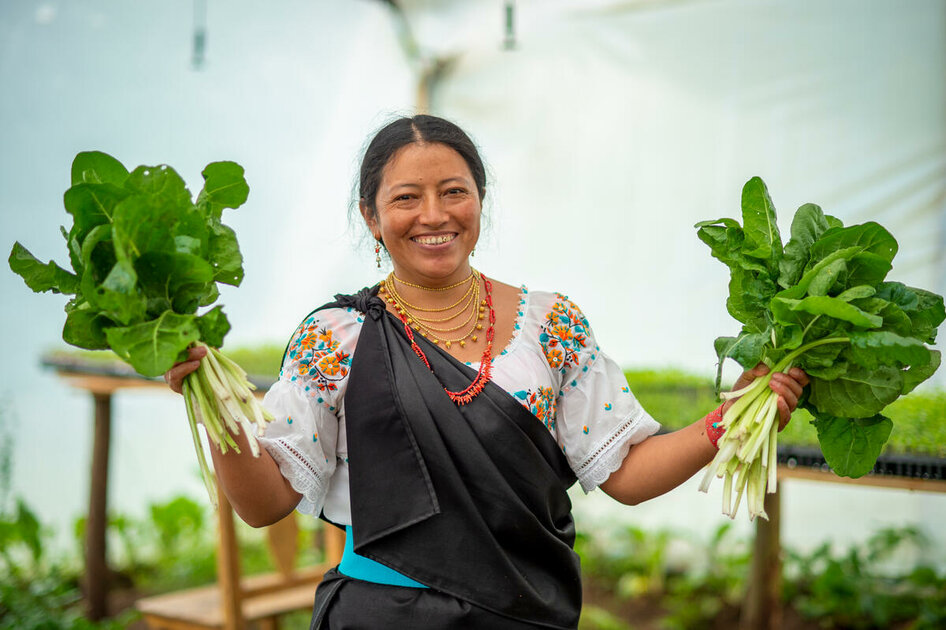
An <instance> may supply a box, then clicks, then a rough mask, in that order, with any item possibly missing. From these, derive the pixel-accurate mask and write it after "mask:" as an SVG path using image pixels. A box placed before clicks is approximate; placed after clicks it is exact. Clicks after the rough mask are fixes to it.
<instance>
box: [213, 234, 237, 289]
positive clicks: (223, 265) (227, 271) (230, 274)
mask: <svg viewBox="0 0 946 630" xmlns="http://www.w3.org/2000/svg"><path fill="white" fill-rule="evenodd" d="M208 259H209V260H210V264H211V265H212V266H213V269H214V280H216V281H217V282H223V283H224V284H230V285H233V286H235V287H238V286H240V283H241V282H243V255H242V254H241V253H240V245H239V244H238V243H237V237H236V233H235V232H234V231H233V230H231V229H230V228H229V227H227V226H225V225H223V224H221V223H215V224H214V225H213V226H212V227H211V230H210V254H209V255H208Z"/></svg>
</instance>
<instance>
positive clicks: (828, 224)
mask: <svg viewBox="0 0 946 630" xmlns="http://www.w3.org/2000/svg"><path fill="white" fill-rule="evenodd" d="M742 217H743V224H742V225H740V224H739V223H738V222H737V221H735V220H734V219H717V220H715V221H703V222H701V223H697V225H696V227H697V228H698V235H699V238H700V239H701V240H702V241H703V242H705V243H706V244H707V245H709V246H710V249H711V250H712V254H713V256H715V257H716V258H718V259H719V260H721V261H722V262H723V263H725V264H726V265H727V266H728V267H729V268H730V272H731V279H730V282H729V299H728V300H727V301H726V307H727V310H728V311H729V313H730V315H732V316H733V317H734V318H735V319H737V320H738V321H739V322H741V323H742V330H741V331H740V334H739V335H738V336H736V337H720V338H718V339H717V340H716V342H715V347H716V352H717V355H718V356H719V371H718V372H717V391H718V388H719V380H720V374H721V370H722V365H723V362H724V361H725V359H726V358H727V357H729V358H732V359H734V360H736V361H737V362H738V363H739V364H741V365H742V366H743V367H744V368H746V369H750V368H752V367H754V366H755V365H757V364H758V363H760V362H764V363H765V364H767V365H768V366H769V368H771V372H770V374H769V375H767V376H766V377H763V378H758V379H756V380H755V381H753V382H752V384H750V385H749V386H748V387H745V388H743V389H742V390H740V391H735V392H730V393H729V394H726V395H724V398H737V397H738V400H736V402H735V403H734V404H733V405H732V406H731V407H730V408H729V409H728V410H727V412H726V414H725V415H724V417H723V419H722V424H723V426H724V427H725V428H726V432H725V433H724V434H723V436H722V437H721V438H720V440H719V453H718V454H717V455H716V457H715V458H714V459H713V461H712V462H711V464H710V465H709V466H708V467H707V471H706V475H705V477H704V479H703V482H702V484H701V485H700V489H701V490H703V491H704V492H705V491H706V490H707V489H708V487H709V484H710V482H711V481H712V479H713V477H714V476H718V477H721V478H723V479H724V486H723V513H724V514H727V515H729V516H730V517H734V516H735V514H736V511H737V510H738V507H739V503H740V500H741V498H742V495H743V492H744V491H747V492H746V494H747V503H748V508H749V516H750V518H754V517H756V516H762V517H764V518H767V516H766V514H765V511H764V510H763V507H762V504H763V498H764V494H765V492H766V489H767V490H768V491H769V492H775V486H776V481H777V480H776V460H775V458H776V450H777V449H776V442H777V435H778V421H777V416H778V410H777V408H776V404H775V403H776V399H777V396H776V395H775V394H774V392H772V391H771V390H770V389H769V387H768V383H769V380H770V378H771V374H772V373H774V372H777V371H783V372H787V371H788V370H789V369H790V368H791V367H793V366H797V367H800V368H802V369H804V370H805V371H806V372H807V373H808V375H809V377H811V383H810V384H809V385H808V386H807V387H806V388H805V395H804V396H803V398H802V401H801V403H800V405H801V406H802V407H803V408H804V409H806V410H808V411H809V412H810V413H811V414H812V415H813V416H814V418H815V426H816V428H817V431H818V441H819V443H820V445H821V450H822V453H823V454H824V457H825V459H826V460H827V462H828V464H829V465H830V466H831V468H832V469H833V470H834V471H835V473H837V474H838V475H841V476H847V477H860V476H862V475H865V474H867V473H868V472H869V471H870V470H871V469H872V468H873V467H874V464H875V462H876V460H877V457H878V456H879V455H880V452H881V449H882V448H883V445H884V443H885V442H886V441H887V438H888V436H889V435H890V430H891V426H892V423H891V421H890V419H889V418H888V417H886V416H884V415H883V414H882V413H881V412H882V411H883V410H884V408H885V407H887V405H889V404H890V403H892V402H894V401H895V400H897V399H898V398H899V397H900V396H902V395H904V394H907V393H909V392H910V391H912V390H913V389H914V388H915V387H916V386H917V385H919V384H920V383H921V382H923V381H924V380H926V379H927V378H929V377H930V376H932V374H933V373H934V372H935V371H936V369H937V368H938V367H939V364H940V353H939V352H938V351H936V350H932V349H930V348H929V347H928V344H932V343H934V341H935V340H936V331H937V327H938V326H939V324H940V323H942V321H943V320H944V318H946V308H944V305H943V298H942V296H939V295H936V294H935V293H931V292H929V291H925V290H923V289H917V288H913V287H907V286H905V285H903V284H901V283H899V282H890V281H887V280H886V276H887V273H888V272H889V271H890V269H891V268H892V263H893V258H894V256H895V255H896V253H897V250H898V245H897V241H896V240H895V239H894V237H893V236H892V235H891V234H890V233H889V232H888V231H887V230H885V229H884V228H883V227H882V226H880V225H879V224H877V223H874V222H867V223H864V224H861V225H851V226H847V227H845V226H843V225H842V224H841V221H839V220H838V219H836V218H834V217H832V216H828V215H825V214H824V213H823V212H822V211H821V208H819V207H818V206H816V205H814V204H806V205H803V206H802V207H800V208H799V209H798V211H797V212H796V213H795V216H794V218H793V220H792V225H791V235H792V236H791V239H790V240H789V241H788V243H787V244H785V245H784V246H783V245H782V241H781V237H780V235H779V230H778V226H777V223H776V218H777V217H776V214H775V208H774V206H773V204H772V200H771V198H770V197H769V193H768V190H767V189H766V186H765V183H764V182H763V181H762V180H761V179H759V178H758V177H755V178H753V179H751V180H749V182H747V183H746V185H745V187H744V188H743V191H742ZM734 491H735V499H733V492H734Z"/></svg>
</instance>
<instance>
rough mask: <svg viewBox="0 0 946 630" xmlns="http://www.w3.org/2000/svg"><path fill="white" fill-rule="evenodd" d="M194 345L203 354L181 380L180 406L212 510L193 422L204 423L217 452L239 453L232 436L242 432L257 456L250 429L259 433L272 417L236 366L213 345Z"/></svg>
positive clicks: (211, 488) (209, 481)
mask: <svg viewBox="0 0 946 630" xmlns="http://www.w3.org/2000/svg"><path fill="white" fill-rule="evenodd" d="M197 345H198V346H203V347H204V348H206V349H207V354H206V355H204V358H203V359H201V360H200V367H198V368H197V370H196V371H194V372H191V373H190V374H188V375H187V377H185V379H184V384H183V393H184V406H185V407H186V408H187V419H188V422H189V424H190V428H191V436H192V438H193V440H194V448H195V449H196V450H197V461H198V463H199V464H200V472H201V476H202V477H203V480H204V485H205V486H206V488H207V494H208V495H209V496H210V502H211V504H212V505H213V506H214V508H215V509H216V507H217V492H216V483H215V482H214V478H213V473H212V472H211V470H210V467H209V466H208V465H207V459H206V457H204V449H203V446H202V444H201V441H200V433H199V432H198V430H197V425H198V424H203V425H204V429H205V430H206V431H207V439H208V440H210V443H211V444H213V445H215V446H216V447H217V448H219V449H220V452H221V453H226V452H227V451H228V450H230V449H233V450H234V451H236V452H237V453H239V452H240V448H239V447H238V446H237V443H236V441H235V440H234V439H233V436H234V435H239V434H240V433H241V431H242V433H244V434H245V435H246V441H247V444H249V446H250V452H251V453H252V454H253V456H254V457H259V443H258V442H257V440H256V433H257V431H255V430H254V425H255V427H256V429H257V430H258V431H259V432H260V433H262V431H263V430H264V429H265V428H266V424H267V423H268V422H270V421H272V419H273V416H272V414H270V413H269V412H268V411H266V410H265V409H264V408H263V406H262V405H261V404H260V403H259V401H258V400H257V399H256V396H254V395H253V392H252V391H251V390H254V389H256V386H255V385H253V384H252V383H251V382H249V381H248V380H247V378H246V372H245V371H244V370H243V369H242V368H241V367H240V366H239V365H237V364H236V363H234V362H233V361H232V360H231V359H228V358H227V357H225V356H224V355H223V354H221V353H220V352H219V351H218V350H216V349H215V348H211V347H210V346H207V345H206V344H202V343H199V342H198V343H197Z"/></svg>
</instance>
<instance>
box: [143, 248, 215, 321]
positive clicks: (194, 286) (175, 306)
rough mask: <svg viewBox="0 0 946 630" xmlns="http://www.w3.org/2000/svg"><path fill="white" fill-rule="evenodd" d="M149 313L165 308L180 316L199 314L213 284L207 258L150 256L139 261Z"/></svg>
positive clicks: (155, 253)
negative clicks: (202, 301) (201, 304)
mask: <svg viewBox="0 0 946 630" xmlns="http://www.w3.org/2000/svg"><path fill="white" fill-rule="evenodd" d="M135 270H136V271H137V273H138V280H139V283H140V286H141V289H142V291H143V292H144V294H145V296H147V298H148V299H149V301H150V305H149V310H153V309H154V308H155V307H156V306H157V305H161V304H163V305H165V309H167V308H170V309H172V310H174V312H176V313H185V314H190V313H194V312H196V311H197V307H198V305H199V303H200V300H201V299H202V298H203V296H204V295H206V294H207V292H208V291H209V290H210V285H211V284H212V283H213V269H212V268H211V266H210V263H208V262H207V261H206V260H204V259H203V258H200V257H198V256H193V255H191V254H181V253H177V252H161V251H152V252H146V253H144V254H142V255H141V257H140V258H138V259H137V260H136V261H135Z"/></svg>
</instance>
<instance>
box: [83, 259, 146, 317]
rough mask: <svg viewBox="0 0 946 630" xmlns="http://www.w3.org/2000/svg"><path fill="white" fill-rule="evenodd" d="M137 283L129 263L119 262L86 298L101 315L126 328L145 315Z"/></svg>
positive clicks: (136, 277)
mask: <svg viewBox="0 0 946 630" xmlns="http://www.w3.org/2000/svg"><path fill="white" fill-rule="evenodd" d="M137 281H138V276H137V274H136V273H135V269H134V267H132V265H131V263H129V262H128V261H124V260H119V261H116V262H115V265H114V266H113V267H112V269H111V271H109V273H108V275H107V276H106V277H105V280H104V281H103V282H102V283H100V284H99V285H98V286H97V287H96V288H95V291H94V292H93V293H92V294H89V295H87V296H86V297H87V298H88V299H89V301H90V302H91V303H92V304H93V305H94V306H96V307H97V308H98V309H99V310H100V311H101V312H102V314H103V315H105V316H106V317H108V318H109V319H112V320H114V321H116V322H118V323H119V324H122V325H126V326H127V325H129V324H133V323H136V322H138V321H140V320H141V319H143V318H144V314H145V303H144V301H143V300H142V297H141V294H140V293H139V292H138V285H137Z"/></svg>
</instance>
